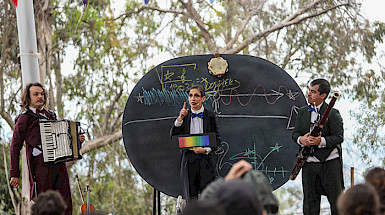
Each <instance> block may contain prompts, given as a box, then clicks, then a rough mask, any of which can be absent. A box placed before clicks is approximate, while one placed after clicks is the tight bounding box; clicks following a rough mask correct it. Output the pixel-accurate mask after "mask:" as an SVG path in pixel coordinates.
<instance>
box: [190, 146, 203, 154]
mask: <svg viewBox="0 0 385 215" xmlns="http://www.w3.org/2000/svg"><path fill="white" fill-rule="evenodd" d="M190 150H192V151H194V152H195V154H203V153H206V152H207V151H206V149H204V148H203V147H192V148H190Z"/></svg>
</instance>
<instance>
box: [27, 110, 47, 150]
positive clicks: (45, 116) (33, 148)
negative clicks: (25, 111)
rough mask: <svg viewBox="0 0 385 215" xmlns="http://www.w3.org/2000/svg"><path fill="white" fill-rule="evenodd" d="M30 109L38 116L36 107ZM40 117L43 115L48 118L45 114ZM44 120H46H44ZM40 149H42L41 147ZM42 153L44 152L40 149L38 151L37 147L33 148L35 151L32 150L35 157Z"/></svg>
mask: <svg viewBox="0 0 385 215" xmlns="http://www.w3.org/2000/svg"><path fill="white" fill-rule="evenodd" d="M29 109H30V110H31V111H32V112H34V113H35V114H36V108H34V107H29ZM39 114H40V115H42V116H45V117H47V116H46V115H45V114H43V113H39ZM43 120H44V119H43ZM39 146H40V147H41V145H39ZM41 153H42V151H40V150H39V149H37V148H36V147H33V150H32V155H33V156H38V155H40V154H41Z"/></svg>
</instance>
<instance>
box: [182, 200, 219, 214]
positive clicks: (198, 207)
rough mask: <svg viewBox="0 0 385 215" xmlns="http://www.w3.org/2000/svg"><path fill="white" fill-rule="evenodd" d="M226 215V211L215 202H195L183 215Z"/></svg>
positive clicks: (189, 205)
mask: <svg viewBox="0 0 385 215" xmlns="http://www.w3.org/2000/svg"><path fill="white" fill-rule="evenodd" d="M201 214H207V215H226V213H225V210H224V209H223V207H221V206H220V205H217V204H216V203H215V202H214V201H210V200H208V201H196V200H193V201H191V202H190V203H188V204H187V205H186V207H185V208H184V209H183V210H182V213H181V215H201Z"/></svg>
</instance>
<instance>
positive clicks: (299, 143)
mask: <svg viewBox="0 0 385 215" xmlns="http://www.w3.org/2000/svg"><path fill="white" fill-rule="evenodd" d="M301 137H302V136H299V137H298V139H297V144H298V145H300V146H302V147H304V146H305V145H302V144H301V142H300V141H299V139H301Z"/></svg>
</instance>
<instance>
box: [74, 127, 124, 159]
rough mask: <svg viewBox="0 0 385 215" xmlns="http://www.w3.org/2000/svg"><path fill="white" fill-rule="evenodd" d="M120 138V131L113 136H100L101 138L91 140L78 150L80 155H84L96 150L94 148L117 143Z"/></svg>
mask: <svg viewBox="0 0 385 215" xmlns="http://www.w3.org/2000/svg"><path fill="white" fill-rule="evenodd" d="M122 137H123V135H122V131H121V130H120V131H117V132H115V133H113V134H108V135H104V136H101V137H97V138H95V139H92V140H90V141H88V142H86V143H85V144H84V145H83V146H82V148H81V149H80V153H81V154H82V155H84V154H86V153H88V152H90V151H91V150H93V149H96V148H99V147H102V146H105V145H108V144H111V143H113V142H115V141H118V140H120V139H121V138H122Z"/></svg>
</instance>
